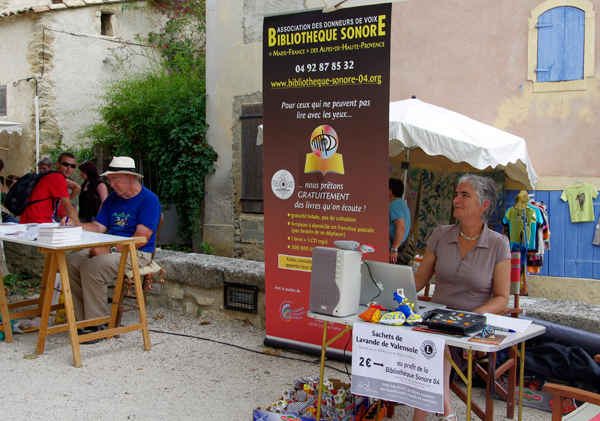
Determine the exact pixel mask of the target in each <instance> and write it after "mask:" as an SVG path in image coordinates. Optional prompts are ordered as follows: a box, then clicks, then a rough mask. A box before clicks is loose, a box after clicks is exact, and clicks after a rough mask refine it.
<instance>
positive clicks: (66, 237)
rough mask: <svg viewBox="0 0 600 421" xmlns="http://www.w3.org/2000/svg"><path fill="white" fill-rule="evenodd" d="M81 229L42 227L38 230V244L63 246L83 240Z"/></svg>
mask: <svg viewBox="0 0 600 421" xmlns="http://www.w3.org/2000/svg"><path fill="white" fill-rule="evenodd" d="M82 232H83V230H82V228H81V227H68V226H62V227H41V228H38V237H37V240H38V243H46V244H63V243H72V242H74V241H79V240H81V233H82Z"/></svg>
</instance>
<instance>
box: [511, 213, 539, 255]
mask: <svg viewBox="0 0 600 421" xmlns="http://www.w3.org/2000/svg"><path fill="white" fill-rule="evenodd" d="M524 214H525V218H526V219H527V225H526V227H527V243H528V244H535V242H533V240H532V237H531V236H532V235H533V236H535V232H534V231H532V229H531V228H532V227H534V226H535V223H536V222H538V221H537V218H536V216H535V211H534V210H533V209H531V208H529V207H528V208H526V209H516V208H514V207H513V208H509V209H508V210H507V211H506V213H505V214H504V218H503V219H502V222H503V223H504V224H508V232H509V236H508V238H509V240H510V247H511V248H512V247H513V246H514V245H515V244H520V245H522V246H525V230H524V229H523V225H524V223H523V215H524Z"/></svg>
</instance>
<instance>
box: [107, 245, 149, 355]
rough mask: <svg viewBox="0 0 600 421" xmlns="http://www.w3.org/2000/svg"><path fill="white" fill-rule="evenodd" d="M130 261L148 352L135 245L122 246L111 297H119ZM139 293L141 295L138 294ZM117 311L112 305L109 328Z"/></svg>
mask: <svg viewBox="0 0 600 421" xmlns="http://www.w3.org/2000/svg"><path fill="white" fill-rule="evenodd" d="M128 255H129V258H130V259H131V270H132V272H133V285H134V286H135V292H136V293H135V295H136V300H137V306H138V311H139V315H140V324H141V328H142V329H141V330H142V336H143V338H144V349H145V350H146V351H150V349H152V344H151V342H150V331H149V330H148V319H147V315H146V303H145V302H144V294H143V291H142V281H141V280H140V267H139V263H138V258H137V250H136V248H135V244H125V245H123V250H122V252H121V261H120V262H119V271H118V273H117V281H116V284H115V290H114V294H113V297H120V296H121V295H122V290H123V288H124V278H125V269H126V266H127V257H128ZM138 292H141V293H138ZM118 311H119V305H118V303H114V298H113V306H112V309H111V311H110V323H109V328H111V329H112V328H113V327H115V325H116V322H117V314H118Z"/></svg>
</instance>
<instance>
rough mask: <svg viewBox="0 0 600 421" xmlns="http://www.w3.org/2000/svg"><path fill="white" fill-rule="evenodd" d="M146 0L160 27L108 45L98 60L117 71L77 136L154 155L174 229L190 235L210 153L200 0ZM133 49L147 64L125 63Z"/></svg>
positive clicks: (116, 150)
mask: <svg viewBox="0 0 600 421" xmlns="http://www.w3.org/2000/svg"><path fill="white" fill-rule="evenodd" d="M147 7H158V8H159V9H160V10H161V11H162V13H163V15H164V17H165V19H166V23H165V25H164V27H163V28H161V29H160V30H159V31H153V32H150V33H149V34H148V35H147V36H145V37H143V36H140V35H138V36H136V42H135V43H125V42H124V43H123V44H122V45H121V47H119V48H116V49H111V50H110V52H109V57H108V58H107V59H106V60H105V62H107V63H111V64H113V65H114V66H115V69H117V70H118V71H121V72H122V73H123V74H124V77H123V78H120V79H110V80H107V81H104V88H105V91H104V94H102V95H101V96H100V97H99V105H98V107H97V112H98V115H99V121H97V122H96V123H94V124H91V125H88V126H87V127H86V128H85V130H84V132H83V133H82V134H81V137H82V138H86V139H89V140H91V141H92V143H93V144H101V145H102V146H107V147H108V148H109V149H110V151H111V153H112V154H113V155H129V156H135V155H141V156H142V157H143V158H145V159H148V160H149V161H151V162H154V163H156V164H157V168H158V174H157V175H158V177H157V178H158V196H159V199H160V201H161V203H162V204H163V205H168V204H170V203H177V211H178V213H179V217H180V226H179V231H180V234H183V235H185V236H189V233H190V232H191V231H194V232H196V231H197V230H198V229H199V227H200V223H201V216H202V198H203V196H204V178H205V176H206V175H207V174H209V173H211V172H214V163H215V161H216V160H217V154H216V152H215V151H214V149H213V148H212V147H211V146H210V145H209V144H208V143H207V142H206V131H207V129H208V126H207V124H206V89H205V88H206V86H205V66H204V63H205V60H204V57H205V56H204V33H205V30H204V29H205V15H204V11H205V3H204V2H203V1H193V0H175V1H168V2H166V1H160V2H158V1H156V2H152V6H150V5H148V6H144V8H147ZM124 8H130V9H139V8H140V7H139V6H132V5H126V6H124ZM134 56H142V57H143V58H146V59H147V63H148V66H147V67H145V68H143V70H142V71H140V70H139V67H136V66H133V65H132V63H133V62H134V60H133V58H134ZM137 58H139V57H136V60H137ZM137 61H139V60H137Z"/></svg>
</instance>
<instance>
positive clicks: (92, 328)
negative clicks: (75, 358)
mask: <svg viewBox="0 0 600 421" xmlns="http://www.w3.org/2000/svg"><path fill="white" fill-rule="evenodd" d="M107 328H108V323H105V324H103V325H99V326H88V327H86V328H85V331H84V334H88V333H94V332H98V331H100V330H106V329H107ZM77 330H78V333H79V330H80V329H77ZM105 339H106V338H98V339H91V340H89V341H85V342H81V344H82V345H93V344H97V343H98V342H101V341H103V340H105Z"/></svg>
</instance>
